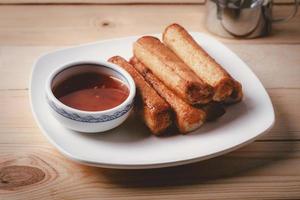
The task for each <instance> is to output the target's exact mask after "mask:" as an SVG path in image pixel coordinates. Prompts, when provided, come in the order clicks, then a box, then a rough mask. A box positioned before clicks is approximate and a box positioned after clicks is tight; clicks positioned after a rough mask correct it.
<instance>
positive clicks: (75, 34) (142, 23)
mask: <svg viewBox="0 0 300 200" xmlns="http://www.w3.org/2000/svg"><path fill="white" fill-rule="evenodd" d="M291 8H292V7H291V6H281V7H280V9H279V10H278V11H276V13H277V14H276V15H279V16H281V15H288V13H289V12H290V10H291ZM41 16H43V17H41ZM299 16H300V12H299V13H298V14H297V17H296V18H294V19H293V20H291V21H290V22H288V23H282V24H276V25H274V30H273V33H272V35H271V36H269V37H266V38H259V39H253V40H232V39H223V38H219V39H220V40H222V41H224V42H227V43H239V44H243V43H247V44H250V43H251V44H253V43H263V44H265V43H268V44H270V43H273V44H276V43H290V44H296V43H297V44H299V43H300V17H299ZM204 17H205V14H204V6H201V5H132V6H126V5H121V6H119V5H115V6H111V5H106V6H85V5H81V6H72V5H61V6H59V5H51V6H49V5H48V6H31V5H27V6H0V27H1V31H0V45H44V46H45V45H69V44H80V43H85V42H92V41H96V40H103V39H108V38H115V37H125V36H131V35H141V34H147V33H148V34H149V33H160V32H162V30H163V29H164V27H166V25H168V24H171V23H174V22H178V23H180V24H182V25H183V26H184V27H186V28H187V29H188V30H190V31H200V32H207V31H206V28H205V26H204V25H203V23H202V22H203V20H204Z"/></svg>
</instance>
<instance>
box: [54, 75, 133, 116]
mask: <svg viewBox="0 0 300 200" xmlns="http://www.w3.org/2000/svg"><path fill="white" fill-rule="evenodd" d="M52 91H53V94H54V96H55V97H56V98H57V99H58V100H59V101H61V102H62V103H63V104H65V105H67V106H70V107H72V108H76V109H78V110H83V111H103V110H108V109H111V108H114V107H116V106H118V105H120V104H121V103H122V102H123V101H125V99H126V98H127V97H128V95H129V89H128V87H127V86H126V84H125V83H124V82H123V81H122V80H120V79H118V78H116V77H113V76H109V75H106V74H101V73H96V72H87V73H82V74H79V75H74V76H72V77H69V78H68V79H66V80H64V81H62V82H61V83H60V84H58V85H57V86H55V87H54V88H53V89H52Z"/></svg>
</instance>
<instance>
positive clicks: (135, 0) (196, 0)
mask: <svg viewBox="0 0 300 200" xmlns="http://www.w3.org/2000/svg"><path fill="white" fill-rule="evenodd" d="M292 2H293V0H276V1H275V3H277V4H286V3H292ZM156 3H158V4H166V3H169V4H177V3H179V4H203V3H205V0H0V4H156Z"/></svg>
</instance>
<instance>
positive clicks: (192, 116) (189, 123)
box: [130, 58, 206, 134]
mask: <svg viewBox="0 0 300 200" xmlns="http://www.w3.org/2000/svg"><path fill="white" fill-rule="evenodd" d="M130 63H131V64H132V65H133V66H134V67H135V68H136V69H137V70H138V71H139V72H140V73H141V74H142V76H143V77H144V78H145V79H146V81H148V83H150V84H151V85H152V87H153V88H154V89H155V90H156V91H157V92H158V94H160V95H161V96H162V97H163V98H164V99H165V100H166V101H167V102H168V103H169V104H170V106H171V107H172V108H173V110H174V112H175V115H176V125H177V127H178V129H179V131H180V132H181V133H183V134H186V133H188V132H191V131H193V130H195V129H197V128H199V127H200V126H201V125H202V124H203V123H204V121H205V118H206V114H205V112H204V111H203V110H201V109H197V108H194V107H192V106H191V105H189V104H188V103H186V102H185V101H183V100H182V99H181V98H179V97H178V96H177V95H176V94H175V93H174V92H173V91H172V90H170V89H169V88H168V87H167V86H165V85H164V84H163V83H162V82H161V81H160V80H159V79H158V78H157V77H156V76H155V75H154V74H153V73H152V72H151V71H150V70H149V69H148V68H147V67H146V66H145V65H144V64H143V63H141V62H140V61H139V60H138V59H137V58H132V59H131V60H130Z"/></svg>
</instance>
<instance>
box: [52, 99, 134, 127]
mask: <svg viewBox="0 0 300 200" xmlns="http://www.w3.org/2000/svg"><path fill="white" fill-rule="evenodd" d="M47 99H48V98H47ZM48 104H49V105H50V106H51V108H52V109H53V110H55V111H56V112H57V113H59V114H60V115H62V116H64V117H66V118H69V119H72V120H75V121H79V122H88V123H98V122H107V121H111V120H114V119H117V118H119V117H121V116H122V115H124V114H126V113H127V112H128V111H129V110H130V109H131V108H132V107H133V102H131V103H130V104H128V105H127V106H126V107H125V108H124V109H123V110H120V111H116V112H115V113H113V114H112V115H100V116H99V117H93V116H91V115H87V116H80V115H78V114H76V113H71V112H67V111H66V110H64V109H63V108H59V107H57V106H56V105H55V103H54V102H52V101H50V100H49V99H48Z"/></svg>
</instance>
